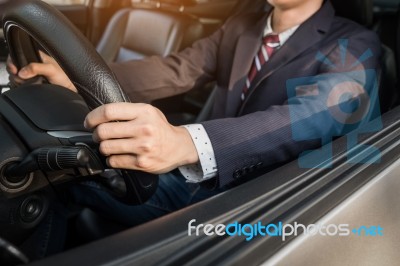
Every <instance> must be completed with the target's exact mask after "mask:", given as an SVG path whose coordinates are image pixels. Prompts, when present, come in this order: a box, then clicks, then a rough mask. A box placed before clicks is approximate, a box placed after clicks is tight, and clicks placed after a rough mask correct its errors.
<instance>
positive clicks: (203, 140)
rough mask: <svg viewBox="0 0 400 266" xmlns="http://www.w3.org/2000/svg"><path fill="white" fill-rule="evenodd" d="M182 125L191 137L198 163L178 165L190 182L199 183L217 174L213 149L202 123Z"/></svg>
mask: <svg viewBox="0 0 400 266" xmlns="http://www.w3.org/2000/svg"><path fill="white" fill-rule="evenodd" d="M183 127H185V128H186V129H187V130H188V131H189V134H190V136H191V137H192V140H193V143H194V145H195V147H196V150H197V154H198V156H199V163H197V164H192V165H184V166H181V167H179V170H180V172H181V173H182V175H183V176H184V177H185V178H186V179H187V181H188V182H192V183H199V182H202V181H205V180H208V179H210V178H213V177H215V176H217V174H218V168H217V161H216V159H215V155H214V149H213V147H212V144H211V141H210V138H209V137H208V134H207V132H206V130H205V129H204V127H203V125H201V124H193V125H186V126H183Z"/></svg>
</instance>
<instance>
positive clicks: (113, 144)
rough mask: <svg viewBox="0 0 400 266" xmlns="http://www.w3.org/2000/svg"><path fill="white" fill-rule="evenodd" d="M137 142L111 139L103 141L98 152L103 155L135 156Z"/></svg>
mask: <svg viewBox="0 0 400 266" xmlns="http://www.w3.org/2000/svg"><path fill="white" fill-rule="evenodd" d="M137 142H138V141H137V140H135V139H113V140H105V141H102V142H101V143H100V147H99V151H100V152H101V153H102V154H103V155H105V156H110V155H121V154H131V155H134V154H135V150H137V149H138V148H137Z"/></svg>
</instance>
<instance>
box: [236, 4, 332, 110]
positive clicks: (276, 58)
mask: <svg viewBox="0 0 400 266" xmlns="http://www.w3.org/2000/svg"><path fill="white" fill-rule="evenodd" d="M333 18H334V10H333V7H332V5H331V3H330V2H329V1H327V2H326V3H325V4H324V5H323V7H322V8H321V9H320V10H319V11H318V12H317V13H316V14H315V15H314V16H312V17H311V18H309V19H308V20H307V21H306V22H304V23H303V24H302V25H301V26H300V27H299V28H298V29H297V31H296V32H295V33H294V34H293V36H292V37H291V38H290V39H289V40H288V41H287V42H286V43H285V44H284V45H283V46H282V47H281V48H280V49H279V50H278V51H276V52H275V54H274V55H273V56H272V57H271V58H270V60H269V61H268V62H267V63H266V64H265V65H264V66H263V68H262V69H261V70H260V72H259V73H258V74H257V76H256V77H255V79H254V80H253V82H252V85H251V87H250V90H249V94H248V95H247V97H246V99H245V101H244V102H243V104H242V105H241V108H240V110H239V113H238V114H239V115H240V114H241V113H242V111H243V108H244V107H245V106H246V103H247V102H248V100H249V99H250V98H251V95H252V94H253V93H254V91H255V90H257V89H260V88H259V87H260V86H259V85H260V83H261V82H262V81H263V80H265V79H266V78H268V77H270V76H271V75H272V74H274V73H275V72H276V71H278V70H279V69H280V68H281V67H283V66H285V65H286V64H288V63H289V62H290V61H292V60H293V59H295V58H296V57H297V56H299V55H300V54H302V53H303V52H305V51H306V50H308V49H309V48H310V47H312V46H313V45H314V44H316V43H318V42H320V41H321V40H322V39H323V37H324V35H325V33H326V32H327V31H328V30H329V28H330V25H331V22H332V20H333Z"/></svg>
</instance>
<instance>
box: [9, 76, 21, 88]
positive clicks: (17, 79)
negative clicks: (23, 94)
mask: <svg viewBox="0 0 400 266" xmlns="http://www.w3.org/2000/svg"><path fill="white" fill-rule="evenodd" d="M8 79H9V81H10V82H11V83H12V84H15V85H18V86H19V85H21V84H23V83H24V80H23V79H21V78H20V77H18V76H17V75H13V74H10V75H9V77H8Z"/></svg>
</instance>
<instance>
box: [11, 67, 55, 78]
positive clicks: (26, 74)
mask: <svg viewBox="0 0 400 266" xmlns="http://www.w3.org/2000/svg"><path fill="white" fill-rule="evenodd" d="M50 68H51V66H49V65H45V64H42V63H30V64H29V65H27V66H25V67H23V68H21V70H20V71H19V72H18V76H19V77H20V78H22V79H30V78H33V77H36V76H38V75H43V76H46V75H48V74H49V72H51V69H50Z"/></svg>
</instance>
